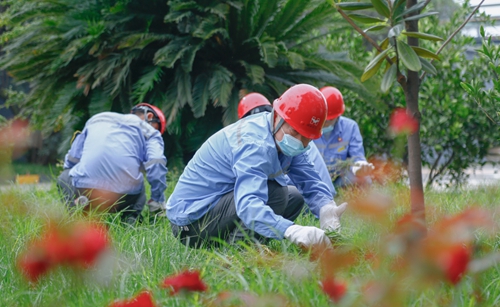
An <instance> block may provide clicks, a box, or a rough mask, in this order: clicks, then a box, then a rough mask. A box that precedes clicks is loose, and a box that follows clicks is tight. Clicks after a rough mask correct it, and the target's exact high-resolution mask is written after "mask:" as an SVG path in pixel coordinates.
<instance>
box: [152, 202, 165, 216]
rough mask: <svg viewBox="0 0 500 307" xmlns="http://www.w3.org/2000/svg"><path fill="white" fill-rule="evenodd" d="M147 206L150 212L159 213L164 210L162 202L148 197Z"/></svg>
mask: <svg viewBox="0 0 500 307" xmlns="http://www.w3.org/2000/svg"><path fill="white" fill-rule="evenodd" d="M148 207H149V212H151V213H161V212H163V211H165V206H164V205H163V204H162V203H160V202H157V201H156V200H153V199H150V200H149V201H148Z"/></svg>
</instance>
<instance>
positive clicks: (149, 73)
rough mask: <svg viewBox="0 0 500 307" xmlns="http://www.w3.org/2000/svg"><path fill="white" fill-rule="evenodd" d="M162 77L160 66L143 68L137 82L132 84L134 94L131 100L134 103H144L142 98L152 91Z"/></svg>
mask: <svg viewBox="0 0 500 307" xmlns="http://www.w3.org/2000/svg"><path fill="white" fill-rule="evenodd" d="M162 75H163V69H162V67H161V66H150V67H147V68H145V69H144V73H143V74H142V75H141V77H140V78H139V80H137V82H135V83H134V86H133V89H134V92H133V94H132V97H133V100H135V101H136V102H142V101H144V97H146V95H147V94H148V92H149V91H150V90H152V89H153V87H154V85H155V83H156V82H158V81H159V80H160V78H161V76H162Z"/></svg>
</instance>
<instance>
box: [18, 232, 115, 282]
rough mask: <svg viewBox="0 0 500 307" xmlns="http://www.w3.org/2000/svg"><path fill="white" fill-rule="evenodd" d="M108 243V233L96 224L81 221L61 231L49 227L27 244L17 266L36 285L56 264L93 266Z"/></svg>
mask: <svg viewBox="0 0 500 307" xmlns="http://www.w3.org/2000/svg"><path fill="white" fill-rule="evenodd" d="M108 244H109V238H108V234H107V230H106V228H104V227H103V226H100V225H98V224H93V223H83V222H81V223H77V224H74V225H69V226H67V227H64V228H61V227H55V226H53V225H49V226H48V228H47V230H46V231H45V232H44V233H43V234H42V235H41V238H40V239H38V240H36V241H33V242H32V243H30V244H29V245H28V248H27V249H26V252H25V253H24V254H23V255H21V256H20V257H19V260H18V266H19V268H20V269H21V271H22V272H23V274H24V275H25V276H26V277H27V278H28V279H29V280H30V281H34V282H35V281H37V280H38V279H39V277H41V276H42V275H43V274H45V273H46V272H47V271H48V270H49V269H50V268H52V267H54V266H56V265H63V264H66V265H76V266H83V267H88V266H91V265H93V264H94V262H95V260H96V259H97V257H98V256H99V255H100V254H101V253H102V252H103V251H104V250H105V249H106V248H107V247H108Z"/></svg>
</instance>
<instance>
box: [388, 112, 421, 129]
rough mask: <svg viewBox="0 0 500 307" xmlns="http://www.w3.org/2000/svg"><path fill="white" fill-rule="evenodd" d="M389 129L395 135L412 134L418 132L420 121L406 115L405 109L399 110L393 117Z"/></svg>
mask: <svg viewBox="0 0 500 307" xmlns="http://www.w3.org/2000/svg"><path fill="white" fill-rule="evenodd" d="M389 127H390V130H391V131H392V132H394V133H395V134H411V133H415V132H416V131H417V130H418V121H417V120H416V119H415V118H413V117H412V116H410V115H408V113H406V110H405V109H403V108H397V109H396V110H395V111H394V112H393V113H392V115H391V118H390V120H389Z"/></svg>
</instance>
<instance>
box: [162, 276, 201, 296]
mask: <svg viewBox="0 0 500 307" xmlns="http://www.w3.org/2000/svg"><path fill="white" fill-rule="evenodd" d="M161 286H162V287H163V288H170V294H171V295H175V294H177V293H178V292H179V291H181V290H187V291H205V290H207V285H206V284H205V283H204V282H203V281H202V280H201V279H200V272H198V271H184V272H182V273H179V274H177V275H174V276H170V277H167V278H165V280H164V281H163V283H162V285H161Z"/></svg>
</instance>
